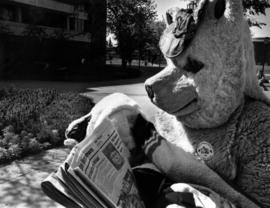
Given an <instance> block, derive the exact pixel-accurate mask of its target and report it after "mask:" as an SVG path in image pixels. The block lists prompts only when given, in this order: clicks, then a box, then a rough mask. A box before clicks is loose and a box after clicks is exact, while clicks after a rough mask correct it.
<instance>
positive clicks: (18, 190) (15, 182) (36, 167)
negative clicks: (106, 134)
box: [0, 148, 70, 208]
mask: <svg viewBox="0 0 270 208" xmlns="http://www.w3.org/2000/svg"><path fill="white" fill-rule="evenodd" d="M69 151H70V150H68V149H65V148H60V149H52V150H48V151H46V152H43V153H41V154H38V155H34V156H30V157H27V158H25V159H23V160H20V161H14V162H12V163H11V164H9V165H2V166H0V207H1V208H5V207H8V208H10V207H12V208H63V206H61V205H60V204H58V203H56V202H54V201H52V200H51V199H50V198H48V197H47V196H46V195H45V194H44V193H43V192H42V190H41V188H40V183H41V181H42V180H43V179H45V178H46V177H47V176H48V175H49V174H50V173H52V172H54V171H55V170H56V169H57V167H58V166H59V165H60V164H61V163H62V162H63V161H64V160H65V158H66V157H67V155H68V153H69Z"/></svg>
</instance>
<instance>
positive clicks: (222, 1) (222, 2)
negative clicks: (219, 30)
mask: <svg viewBox="0 0 270 208" xmlns="http://www.w3.org/2000/svg"><path fill="white" fill-rule="evenodd" d="M225 9H226V0H217V2H216V5H215V18H216V19H220V18H221V17H222V16H223V14H224V12H225Z"/></svg>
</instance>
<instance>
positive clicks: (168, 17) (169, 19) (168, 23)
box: [166, 12, 173, 26]
mask: <svg viewBox="0 0 270 208" xmlns="http://www.w3.org/2000/svg"><path fill="white" fill-rule="evenodd" d="M172 23H173V17H172V16H171V15H170V14H169V13H168V12H166V24H167V26H169V25H171V24H172Z"/></svg>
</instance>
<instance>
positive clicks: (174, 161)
mask: <svg viewBox="0 0 270 208" xmlns="http://www.w3.org/2000/svg"><path fill="white" fill-rule="evenodd" d="M138 120H139V121H138ZM138 120H137V121H136V122H135V126H134V127H133V130H132V132H133V134H134V139H135V141H136V143H137V145H141V144H143V141H144V144H143V149H144V152H145V154H146V155H147V156H148V158H149V159H150V160H151V161H152V162H153V163H154V164H155V165H156V166H157V168H158V169H159V170H160V171H162V172H163V173H164V174H166V175H167V176H168V177H169V178H170V179H172V180H174V181H175V182H181V183H192V184H197V185H201V186H205V187H207V188H209V189H212V190H213V191H215V192H216V193H218V194H220V195H221V196H222V197H224V198H226V199H228V200H229V201H231V202H232V203H233V204H235V205H236V206H237V207H238V206H239V207H245V208H259V207H258V206H257V205H256V204H254V203H253V202H252V201H251V200H249V199H248V198H246V197H245V196H244V195H242V194H241V193H240V192H238V191H236V190H235V189H233V188H232V187H231V186H230V185H229V184H227V183H226V182H225V181H224V180H223V179H222V178H221V177H220V176H219V175H218V174H217V173H215V172H214V171H213V170H211V169H210V168H209V167H207V166H206V165H205V164H204V163H202V162H201V161H198V160H196V159H195V158H194V157H193V156H192V155H191V154H188V153H186V152H185V151H184V150H182V149H181V148H180V147H177V146H175V145H173V144H171V143H169V142H168V141H167V140H165V139H164V138H163V137H161V136H160V135H159V134H158V133H157V131H156V130H155V128H154V126H153V124H151V123H149V122H147V121H143V120H144V119H143V118H142V117H138ZM138 132H139V135H136V134H138Z"/></svg>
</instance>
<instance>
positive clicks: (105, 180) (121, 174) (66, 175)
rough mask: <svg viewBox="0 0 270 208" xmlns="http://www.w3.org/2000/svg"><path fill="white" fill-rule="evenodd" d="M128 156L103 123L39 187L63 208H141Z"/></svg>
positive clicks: (112, 129) (111, 129) (116, 135)
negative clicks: (63, 207)
mask: <svg viewBox="0 0 270 208" xmlns="http://www.w3.org/2000/svg"><path fill="white" fill-rule="evenodd" d="M128 155H129V152H128V149H127V148H126V147H125V145H124V143H123V142H122V140H121V138H120V137H119V134H118V133H117V131H116V129H115V128H114V126H113V125H112V123H111V122H110V120H108V119H104V121H103V122H102V123H101V124H100V125H99V126H98V127H97V128H96V129H94V131H93V133H92V134H91V135H90V136H89V137H87V138H85V139H84V140H83V141H82V142H81V143H79V144H77V145H76V146H75V147H74V148H73V149H72V151H71V152H70V154H69V156H68V157H67V159H66V160H65V161H64V163H63V164H62V165H61V166H60V167H59V168H58V170H57V171H56V172H54V173H52V174H51V175H49V176H48V177H47V178H46V179H45V180H44V181H43V182H42V183H41V187H42V189H43V191H44V192H45V193H46V194H47V195H48V196H49V197H51V198H52V199H53V200H55V201H57V202H58V203H60V204H62V205H63V206H65V207H75V208H77V207H78V208H84V207H86V208H88V207H89V208H90V207H91V208H93V207H96V208H107V207H108V208H144V205H143V202H142V201H141V199H140V197H139V194H138V189H137V187H136V181H135V178H134V175H133V173H132V170H131V167H130V165H129V162H128V159H127V158H128Z"/></svg>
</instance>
